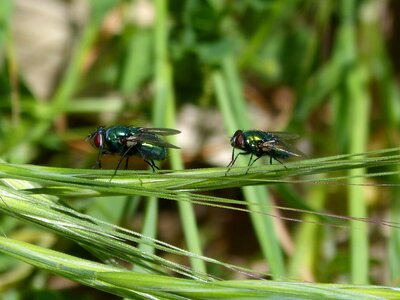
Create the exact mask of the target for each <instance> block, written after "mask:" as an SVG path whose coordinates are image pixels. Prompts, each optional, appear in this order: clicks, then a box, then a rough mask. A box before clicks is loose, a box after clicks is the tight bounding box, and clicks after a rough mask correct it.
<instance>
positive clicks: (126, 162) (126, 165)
mask: <svg viewBox="0 0 400 300" xmlns="http://www.w3.org/2000/svg"><path fill="white" fill-rule="evenodd" d="M128 164H129V156H127V157H126V160H125V170H128Z"/></svg>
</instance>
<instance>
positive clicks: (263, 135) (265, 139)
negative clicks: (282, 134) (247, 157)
mask: <svg viewBox="0 0 400 300" xmlns="http://www.w3.org/2000/svg"><path fill="white" fill-rule="evenodd" d="M243 137H244V145H243V147H240V148H239V149H242V150H245V151H246V152H247V153H249V154H254V155H255V156H257V157H261V156H264V155H268V156H270V157H271V158H283V159H285V158H289V157H290V156H293V153H292V152H291V151H289V149H288V146H287V147H286V148H285V147H281V146H283V145H284V144H283V140H282V139H281V138H279V137H278V135H274V134H273V133H271V132H265V131H261V130H247V131H243ZM262 144H264V146H261V145H262ZM285 146H286V145H285Z"/></svg>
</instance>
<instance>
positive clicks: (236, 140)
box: [231, 130, 244, 149]
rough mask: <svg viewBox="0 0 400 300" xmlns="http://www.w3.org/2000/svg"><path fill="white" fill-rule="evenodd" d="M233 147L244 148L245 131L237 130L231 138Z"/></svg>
mask: <svg viewBox="0 0 400 300" xmlns="http://www.w3.org/2000/svg"><path fill="white" fill-rule="evenodd" d="M231 145H232V147H235V148H238V149H243V146H244V136H243V131H241V130H237V131H236V132H235V134H234V135H233V136H232V138H231Z"/></svg>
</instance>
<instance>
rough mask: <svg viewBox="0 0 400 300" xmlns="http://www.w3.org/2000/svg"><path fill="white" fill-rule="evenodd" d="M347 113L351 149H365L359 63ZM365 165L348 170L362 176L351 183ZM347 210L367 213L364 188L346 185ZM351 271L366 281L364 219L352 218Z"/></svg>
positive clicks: (363, 76)
mask: <svg viewBox="0 0 400 300" xmlns="http://www.w3.org/2000/svg"><path fill="white" fill-rule="evenodd" d="M349 76H350V77H349V98H348V100H350V101H348V102H349V105H350V110H349V113H350V114H351V115H352V116H357V117H353V119H352V120H353V122H352V127H351V132H350V136H351V140H350V152H351V153H357V152H362V151H365V148H366V144H367V140H368V130H369V126H368V123H369V106H370V99H369V95H368V93H367V92H366V90H367V76H368V75H367V71H366V70H365V69H364V68H362V67H361V66H360V67H358V68H356V69H355V70H354V71H353V72H352V73H351V74H349ZM364 174H365V170H364V169H354V170H350V171H349V175H350V176H361V177H360V178H354V179H350V180H349V182H350V184H360V183H363V182H364V181H363V178H362V176H363V175H364ZM348 196H349V214H350V216H353V217H358V218H366V217H367V203H366V201H365V195H364V189H363V188H362V187H358V186H355V185H351V186H349V188H348ZM350 224H351V265H352V268H351V274H352V282H353V283H355V284H367V283H368V281H369V280H368V274H369V272H368V269H369V268H368V264H369V255H368V249H369V247H368V226H367V224H366V223H362V224H359V223H357V222H354V221H351V222H350Z"/></svg>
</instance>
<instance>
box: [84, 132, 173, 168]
mask: <svg viewBox="0 0 400 300" xmlns="http://www.w3.org/2000/svg"><path fill="white" fill-rule="evenodd" d="M179 132H180V131H179V130H175V129H169V128H142V127H133V126H122V125H118V126H113V127H109V128H104V127H99V128H97V130H96V131H95V132H93V133H92V134H90V135H89V136H88V137H87V140H88V141H89V142H90V143H91V144H92V145H93V146H94V147H96V148H98V149H99V155H98V158H97V164H98V166H99V167H100V168H101V156H102V155H103V154H117V155H120V156H121V159H120V160H119V162H118V165H117V168H116V170H117V169H118V167H119V165H120V163H121V161H122V159H123V158H126V165H125V167H127V165H128V159H129V157H130V156H133V155H137V156H140V157H141V158H143V160H144V161H145V162H147V163H148V164H149V165H150V166H151V168H152V169H153V171H154V168H156V169H158V167H157V166H156V165H155V164H154V161H153V160H164V159H165V158H166V157H167V148H178V147H176V146H174V145H172V144H169V143H167V142H165V141H163V140H162V139H161V138H160V137H159V135H172V134H177V133H179Z"/></svg>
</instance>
